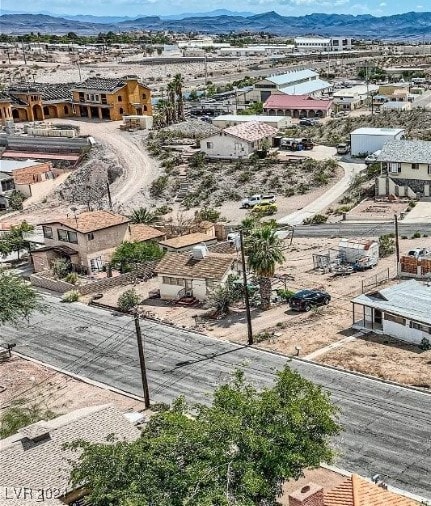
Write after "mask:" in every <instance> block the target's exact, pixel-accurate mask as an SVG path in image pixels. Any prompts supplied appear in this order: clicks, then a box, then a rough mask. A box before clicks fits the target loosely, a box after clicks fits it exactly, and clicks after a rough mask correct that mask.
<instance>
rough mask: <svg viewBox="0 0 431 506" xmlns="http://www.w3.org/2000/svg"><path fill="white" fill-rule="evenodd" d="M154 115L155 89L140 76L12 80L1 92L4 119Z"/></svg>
mask: <svg viewBox="0 0 431 506" xmlns="http://www.w3.org/2000/svg"><path fill="white" fill-rule="evenodd" d="M131 114H132V115H133V114H134V115H145V116H146V115H149V116H150V115H152V106H151V90H150V88H148V86H146V85H145V84H144V83H143V82H142V81H141V80H140V79H139V78H138V77H137V76H133V75H131V76H124V77H118V78H101V77H90V78H88V79H86V80H85V81H82V82H80V83H54V84H47V83H19V84H11V85H10V86H9V87H8V88H7V89H6V90H4V91H3V92H2V93H1V95H0V122H1V123H5V122H6V121H7V120H9V119H13V120H14V121H43V120H45V119H49V118H66V117H73V116H78V117H85V118H97V119H107V120H113V121H117V120H121V119H122V117H123V115H131Z"/></svg>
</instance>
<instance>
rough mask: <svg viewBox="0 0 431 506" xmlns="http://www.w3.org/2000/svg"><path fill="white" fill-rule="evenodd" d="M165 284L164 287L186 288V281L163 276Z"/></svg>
mask: <svg viewBox="0 0 431 506" xmlns="http://www.w3.org/2000/svg"><path fill="white" fill-rule="evenodd" d="M163 284H164V285H175V286H184V279H181V278H172V277H170V276H163Z"/></svg>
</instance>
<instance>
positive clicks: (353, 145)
mask: <svg viewBox="0 0 431 506" xmlns="http://www.w3.org/2000/svg"><path fill="white" fill-rule="evenodd" d="M404 136H405V130H404V129H403V128H367V127H365V128H357V129H356V130H354V131H353V132H351V133H350V153H351V155H352V156H361V155H362V156H367V155H370V154H371V153H375V152H376V151H378V150H379V149H382V148H383V145H384V144H385V142H387V141H393V140H399V139H404Z"/></svg>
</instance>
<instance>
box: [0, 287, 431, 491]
mask: <svg viewBox="0 0 431 506" xmlns="http://www.w3.org/2000/svg"><path fill="white" fill-rule="evenodd" d="M45 298H46V302H47V306H48V310H49V312H48V313H46V314H40V313H38V314H36V315H35V316H34V317H32V318H31V319H30V321H29V322H28V323H27V322H26V323H25V324H22V325H21V326H20V327H19V328H13V327H2V328H1V336H0V342H3V343H4V342H9V343H12V342H15V343H16V344H17V346H16V348H15V349H16V351H18V352H20V353H22V354H24V355H26V356H28V357H32V358H35V359H38V360H41V361H42V362H45V363H47V364H50V365H53V366H56V367H59V368H61V369H63V370H67V371H69V372H73V373H76V374H80V375H82V376H85V377H88V378H90V379H92V380H95V381H99V382H102V383H105V384H107V385H110V386H113V387H116V388H119V389H122V390H124V391H127V392H129V393H133V394H137V395H142V387H141V379H140V372H139V360H138V353H137V347H136V339H135V334H134V322H133V319H132V318H131V317H130V316H127V315H118V314H115V313H110V312H109V311H105V310H102V309H99V308H95V307H88V306H85V305H83V304H79V303H75V304H62V303H60V302H59V300H58V299H57V298H54V297H51V296H46V297H45ZM141 327H142V331H143V335H144V339H145V356H146V361H147V368H148V376H149V385H150V394H151V399H152V402H161V401H163V402H170V401H172V400H173V399H174V398H176V397H177V396H178V395H184V396H185V397H186V399H187V400H188V401H190V402H194V401H204V402H208V401H209V400H210V398H211V392H212V390H213V389H214V387H216V386H217V385H219V384H220V383H222V382H225V381H226V380H228V379H229V377H230V374H231V372H232V370H233V369H235V368H237V367H243V368H244V369H245V371H246V375H247V377H248V379H250V380H252V381H253V382H254V383H255V384H256V385H259V386H264V385H269V384H271V382H272V381H273V380H274V373H275V371H277V370H279V369H281V368H282V367H283V366H284V365H285V364H286V363H288V359H287V358H286V357H283V356H280V355H276V354H271V353H267V352H264V351H260V350H258V349H255V348H247V347H242V346H239V345H235V344H232V343H227V342H222V341H218V340H215V339H211V338H209V337H205V336H202V335H199V334H194V333H190V332H187V331H184V330H177V329H173V328H171V327H168V326H164V325H161V324H157V323H152V322H148V321H142V322H141ZM290 366H291V367H292V368H294V369H295V370H297V371H299V372H300V373H301V374H302V375H303V376H304V377H306V378H308V379H310V380H312V381H313V382H315V383H317V384H320V385H322V387H323V388H324V389H326V390H328V391H329V392H330V393H331V396H332V399H333V401H334V402H335V403H336V404H337V405H338V406H339V408H340V422H341V424H342V426H343V427H344V431H343V433H342V434H341V435H340V436H339V437H338V438H337V439H336V440H335V441H334V444H335V446H336V449H337V451H338V457H337V461H336V465H338V466H339V467H342V468H344V469H347V470H350V471H354V472H357V473H359V474H361V475H363V476H368V477H371V476H372V475H374V474H376V473H378V474H380V475H381V477H382V478H383V479H385V480H386V481H387V483H389V484H390V485H393V486H395V487H399V488H401V489H405V490H407V491H409V492H411V493H415V494H419V495H421V496H422V497H428V498H431V481H430V475H431V430H430V429H431V395H429V394H427V393H422V392H417V391H414V390H410V389H406V388H402V387H398V386H394V385H389V384H385V383H382V382H378V381H374V380H370V379H368V378H363V377H359V376H356V375H352V374H349V373H344V372H340V371H336V370H333V369H329V368H324V367H321V366H317V365H315V364H311V363H306V362H301V361H297V360H294V361H291V362H290ZM0 368H1V364H0ZM0 370H1V369H0ZM28 395H31V393H29V392H26V396H28Z"/></svg>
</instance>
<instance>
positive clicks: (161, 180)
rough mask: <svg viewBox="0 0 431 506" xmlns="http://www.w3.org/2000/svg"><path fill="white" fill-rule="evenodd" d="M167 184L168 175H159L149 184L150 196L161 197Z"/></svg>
mask: <svg viewBox="0 0 431 506" xmlns="http://www.w3.org/2000/svg"><path fill="white" fill-rule="evenodd" d="M167 186H168V176H159V177H158V178H157V179H155V180H154V181H153V182H152V183H151V186H150V195H151V196H152V197H161V196H162V194H163V192H164V191H165V190H166V188H167Z"/></svg>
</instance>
